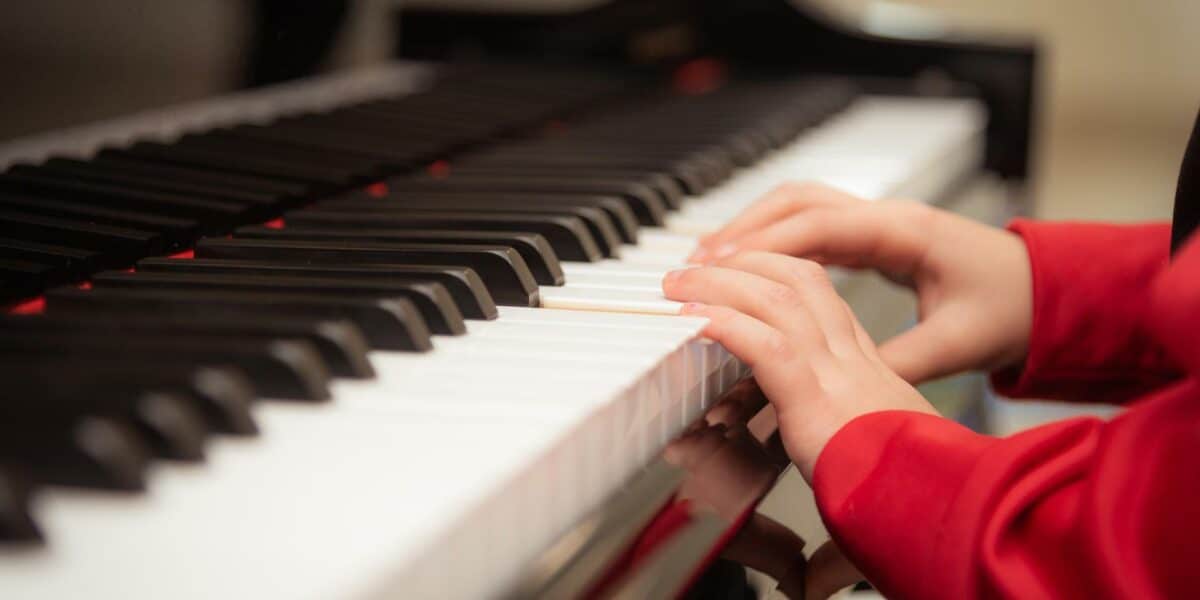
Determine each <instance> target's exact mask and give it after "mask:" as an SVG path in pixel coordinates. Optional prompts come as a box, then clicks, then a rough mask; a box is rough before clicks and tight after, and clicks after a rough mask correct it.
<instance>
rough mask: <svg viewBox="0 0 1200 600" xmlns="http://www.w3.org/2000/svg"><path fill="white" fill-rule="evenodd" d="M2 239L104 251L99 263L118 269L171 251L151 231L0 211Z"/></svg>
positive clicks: (158, 236)
mask: <svg viewBox="0 0 1200 600" xmlns="http://www.w3.org/2000/svg"><path fill="white" fill-rule="evenodd" d="M0 237H6V238H16V239H20V240H28V241H31V242H38V243H43V244H52V245H56V246H67V247H71V248H79V249H88V250H99V251H102V254H101V255H100V258H101V260H100V261H99V262H100V263H101V264H102V265H105V266H109V265H111V266H116V265H120V264H124V263H127V262H132V261H133V259H135V258H138V257H141V256H145V255H148V254H161V253H162V252H163V251H165V250H166V249H168V248H169V246H168V245H167V244H166V241H165V240H164V239H163V237H162V236H161V235H160V234H158V233H155V232H152V231H144V230H140V229H131V228H128V227H114V226H111V225H97V224H95V223H90V222H88V221H84V220H79V219H60V218H54V217H45V216H41V215H33V214H29V213H26V212H21V211H16V210H11V209H0Z"/></svg>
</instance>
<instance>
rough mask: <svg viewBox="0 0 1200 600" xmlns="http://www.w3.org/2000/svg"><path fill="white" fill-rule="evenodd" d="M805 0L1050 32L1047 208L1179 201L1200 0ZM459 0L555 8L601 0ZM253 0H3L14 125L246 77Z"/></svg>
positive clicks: (1160, 206) (369, 57)
mask: <svg viewBox="0 0 1200 600" xmlns="http://www.w3.org/2000/svg"><path fill="white" fill-rule="evenodd" d="M419 1H420V2H422V3H423V4H430V3H434V2H438V3H443V4H444V3H447V2H449V0H419ZM730 1H734V0H730ZM796 1H798V0H796ZM807 1H808V2H814V3H817V4H819V5H821V6H823V7H824V8H826V9H827V10H829V11H832V12H836V13H839V14H843V15H845V16H846V17H847V18H850V19H858V20H868V21H869V20H871V19H873V18H879V17H881V16H889V15H890V16H895V15H897V14H904V15H907V14H908V13H907V12H905V10H906V9H912V8H916V9H924V10H927V11H929V13H930V14H931V15H933V16H934V17H935V18H939V19H942V20H943V21H944V25H946V26H948V27H950V28H953V29H958V28H963V29H966V30H983V31H989V32H1000V33H1014V34H1019V35H1029V34H1031V35H1034V36H1036V37H1037V38H1039V39H1040V41H1041V44H1042V48H1043V51H1044V56H1045V60H1044V62H1043V63H1042V67H1043V68H1042V73H1041V79H1042V82H1041V83H1042V88H1041V92H1042V94H1041V98H1040V103H1041V104H1040V109H1041V110H1040V112H1039V119H1038V129H1037V145H1036V151H1035V156H1036V158H1035V165H1036V167H1035V174H1034V178H1033V180H1032V181H1033V189H1032V193H1033V198H1034V207H1035V212H1036V214H1037V215H1038V216H1042V217H1046V218H1095V219H1114V220H1122V221H1130V220H1144V219H1154V218H1163V217H1165V216H1167V215H1168V214H1169V209H1170V205H1171V198H1172V192H1173V189H1174V188H1173V186H1174V182H1175V170H1176V168H1177V167H1178V162H1179V158H1180V155H1181V153H1182V150H1183V145H1184V142H1185V137H1186V135H1187V132H1188V127H1189V124H1190V123H1191V120H1192V119H1193V118H1194V117H1195V115H1196V110H1197V106H1198V105H1200V75H1198V74H1196V72H1195V68H1194V64H1189V63H1191V62H1192V61H1193V60H1194V58H1195V57H1196V56H1200V35H1197V34H1196V33H1197V32H1196V31H1195V26H1196V24H1197V23H1200V2H1196V1H1195V0H1155V1H1153V2H1140V1H1138V0H1056V1H1052V2H1046V1H1042V0H1003V1H1001V0H905V1H903V2H899V1H894V0H889V1H887V2H880V1H878V0H807ZM455 2H456V3H457V4H471V5H474V6H490V5H492V6H497V7H499V6H500V5H503V4H519V5H522V6H523V7H530V6H537V5H542V6H545V7H548V8H553V7H555V6H577V5H580V4H588V3H589V2H588V0H519V1H517V0H503V1H502V0H470V1H468V0H455ZM398 3H399V2H397V0H357V1H355V2H351V3H350V4H349V6H350V8H349V11H348V12H349V14H348V15H347V17H346V19H347V26H346V27H344V28H343V30H342V31H341V33H340V34H339V36H338V39H336V40H334V51H333V54H332V57H333V58H332V59H331V60H330V63H331V64H330V66H331V67H332V66H339V67H341V66H347V65H355V64H366V63H371V62H376V61H379V60H383V59H385V58H386V57H387V56H388V55H389V53H390V51H391V49H392V47H393V45H394V40H393V39H392V27H391V23H390V20H389V19H388V18H387V14H388V13H389V11H390V10H392V9H393V8H394V7H395V6H396V5H397V4H398ZM252 5H253V3H251V2H249V1H246V0H210V1H206V2H195V1H191V0H123V1H121V2H115V3H108V2H106V3H91V2H80V1H78V0H41V1H39V2H33V3H25V2H20V3H5V6H3V7H0V73H7V74H13V76H11V77H8V78H6V80H7V81H9V82H10V84H9V90H8V92H7V93H5V94H3V95H0V139H7V138H11V137H14V136H18V135H23V134H29V133H33V132H37V131H42V130H45V129H48V128H53V127H62V126H64V125H68V124H74V123H86V122H89V121H93V120H96V119H99V118H104V117H111V116H115V115H119V114H123V113H124V112H127V111H129V110H130V109H131V108H138V107H154V106H161V105H164V104H170V103H174V102H180V101H185V100H189V99H194V98H200V97H204V96H207V95H210V94H212V93H214V92H216V91H220V90H225V89H232V88H234V87H237V86H238V85H240V84H241V83H242V82H244V80H245V77H246V66H245V65H244V64H243V63H242V61H241V60H240V59H239V57H242V56H244V54H245V51H246V48H247V47H248V46H249V44H250V39H249V38H250V35H251V31H252V30H253V24H254V21H253V19H254V14H253V13H254V11H253V10H252ZM230 32H241V33H240V34H237V33H235V34H232V35H231V34H230ZM114 40H120V43H114ZM97 83H99V84H101V85H100V86H99V87H97V86H96V84H97ZM83 90H86V93H83ZM97 90H100V91H97ZM29 98H39V99H42V100H43V101H39V102H29V101H28V99H29Z"/></svg>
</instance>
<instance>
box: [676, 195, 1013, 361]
mask: <svg viewBox="0 0 1200 600" xmlns="http://www.w3.org/2000/svg"><path fill="white" fill-rule="evenodd" d="M746 250H760V251H767V252H777V253H782V254H789V255H792V256H797V257H802V258H808V259H811V260H815V261H817V262H820V263H822V264H825V265H834V266H842V267H849V268H870V269H875V270H877V271H879V272H880V273H881V274H883V275H884V276H886V277H888V278H889V279H891V280H892V281H895V282H897V283H901V284H904V285H907V286H909V287H911V288H914V289H915V290H916V292H917V297H918V302H919V304H918V311H919V314H918V317H919V321H920V322H919V323H918V325H917V326H915V327H913V328H912V329H910V330H908V331H906V332H904V333H901V334H900V335H897V336H896V337H894V338H892V339H891V340H888V341H887V342H885V343H884V344H882V345H881V346H880V347H879V354H880V356H881V358H882V359H883V362H884V363H885V364H887V365H888V366H889V367H891V368H892V369H893V370H895V371H896V372H897V373H898V374H899V375H900V376H901V377H903V378H904V379H905V380H907V381H908V382H910V383H913V384H917V383H920V382H922V381H926V380H928V379H932V378H935V377H939V376H943V375H949V374H952V373H957V372H961V371H966V370H970V369H989V370H990V369H997V368H1001V367H1006V366H1009V365H1014V364H1017V363H1019V362H1020V361H1022V360H1023V359H1024V357H1025V354H1026V352H1027V350H1028V346H1029V331H1030V327H1031V325H1032V321H1033V308H1032V304H1033V300H1032V296H1033V291H1032V289H1033V284H1032V275H1031V272H1030V266H1029V258H1028V256H1027V254H1026V252H1025V245H1024V243H1023V242H1022V241H1021V239H1020V238H1019V237H1018V236H1017V235H1015V234H1013V233H1010V232H1007V231H1004V230H1001V229H997V228H994V227H989V226H987V225H983V224H981V223H978V222H975V221H972V220H969V219H966V218H963V217H959V216H957V215H954V214H951V213H949V212H946V211H941V210H937V209H934V208H931V207H929V206H926V205H924V204H919V203H915V202H895V201H881V202H871V201H867V200H863V199H861V198H858V197H855V196H853V195H850V194H847V193H844V192H841V191H839V190H836V189H834V188H831V187H828V186H824V185H821V184H815V183H789V184H784V185H782V186H780V187H778V188H776V189H775V190H773V191H772V192H771V193H769V194H767V195H766V196H765V197H763V198H762V199H761V200H759V201H758V202H756V203H755V204H754V205H752V206H751V207H749V208H748V209H746V210H745V211H744V212H743V213H742V214H741V215H739V216H738V217H737V218H735V219H734V220H733V221H731V222H730V223H729V224H727V225H726V226H725V227H723V228H721V229H720V230H719V231H717V232H714V233H712V234H710V235H708V236H705V237H704V238H702V239H701V243H700V247H699V248H698V249H697V250H696V252H695V253H694V254H693V255H692V258H691V260H692V261H693V262H708V261H711V260H715V259H720V258H724V257H727V256H730V255H733V254H736V253H739V252H741V251H746Z"/></svg>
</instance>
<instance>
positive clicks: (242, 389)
mask: <svg viewBox="0 0 1200 600" xmlns="http://www.w3.org/2000/svg"><path fill="white" fill-rule="evenodd" d="M37 318H40V317H37ZM38 370H42V371H44V372H46V373H49V374H50V375H52V376H54V377H67V376H68V375H67V374H69V377H70V378H71V380H72V381H76V382H80V383H79V384H80V385H81V386H84V387H85V388H86V386H89V385H92V384H91V383H89V382H99V383H97V388H100V387H105V388H106V389H127V390H128V391H149V390H161V391H166V392H171V393H173V394H178V395H180V396H184V397H186V398H187V400H188V402H189V404H191V405H192V406H194V407H195V408H196V410H197V412H198V413H200V414H202V415H203V416H204V418H205V420H206V421H207V422H208V426H209V429H211V430H212V431H214V432H217V433H222V434H227V435H236V436H252V435H256V434H257V433H258V425H257V424H256V423H255V422H254V416H253V415H252V414H251V412H250V406H251V405H252V404H253V402H254V398H255V396H254V387H253V385H252V384H251V383H250V381H249V380H248V379H247V378H246V376H245V375H244V374H242V372H241V371H238V370H237V369H236V368H234V367H212V366H199V367H198V366H195V365H189V364H185V363H182V362H170V363H166V362H162V361H159V362H156V363H155V364H154V368H152V369H148V368H146V366H145V365H143V364H138V363H132V362H130V361H127V360H124V359H122V358H120V357H117V356H97V357H87V356H76V357H70V358H56V357H49V358H42V359H39V358H37V357H24V358H22V357H16V358H11V359H8V360H7V361H6V362H5V364H4V365H0V373H6V375H5V376H4V377H5V380H9V379H16V378H18V377H20V376H22V375H27V374H28V373H31V372H36V371H38Z"/></svg>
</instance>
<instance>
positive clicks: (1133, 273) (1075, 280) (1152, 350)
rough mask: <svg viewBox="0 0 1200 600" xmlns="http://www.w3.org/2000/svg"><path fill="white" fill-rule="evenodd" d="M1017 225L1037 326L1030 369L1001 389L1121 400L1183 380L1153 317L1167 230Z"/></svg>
mask: <svg viewBox="0 0 1200 600" xmlns="http://www.w3.org/2000/svg"><path fill="white" fill-rule="evenodd" d="M1009 229H1011V230H1012V231H1015V232H1016V233H1017V234H1019V235H1020V236H1021V237H1022V238H1023V239H1024V240H1025V245H1026V248H1027V249H1028V252H1029V261H1030V266H1031V267H1032V272H1033V325H1032V330H1031V332H1030V342H1029V354H1028V356H1027V357H1026V360H1025V363H1024V364H1023V365H1021V366H1019V367H1016V368H1013V369H1009V370H1006V371H1001V372H999V373H996V374H994V375H993V376H992V383H993V385H994V386H995V387H996V390H997V391H998V392H1000V393H1001V394H1004V395H1006V396H1013V397H1026V398H1029V397H1036V398H1060V399H1084V400H1087V401H1089V402H1123V401H1125V400H1127V399H1128V398H1130V397H1133V396H1136V395H1139V394H1141V393H1144V392H1146V391H1148V390H1150V389H1153V388H1156V387H1159V386H1161V385H1163V384H1164V383H1166V382H1170V381H1174V380H1177V379H1178V378H1179V377H1180V373H1181V369H1180V368H1179V367H1178V365H1175V364H1173V363H1172V361H1170V360H1168V359H1167V357H1166V354H1165V353H1164V351H1163V349H1162V347H1161V346H1160V345H1159V344H1157V343H1156V342H1155V341H1154V337H1153V336H1152V334H1151V332H1150V329H1149V327H1148V318H1147V317H1148V312H1149V311H1148V306H1149V303H1150V290H1151V284H1152V282H1153V280H1154V278H1155V277H1156V276H1157V275H1158V274H1159V273H1160V272H1162V271H1163V270H1164V269H1165V268H1166V266H1167V264H1168V256H1169V251H1170V237H1171V228H1170V226H1169V225H1166V224H1151V225H1105V224H1098V223H1038V222H1033V221H1026V220H1017V221H1014V222H1013V223H1012V224H1011V225H1010V226H1009Z"/></svg>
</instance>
